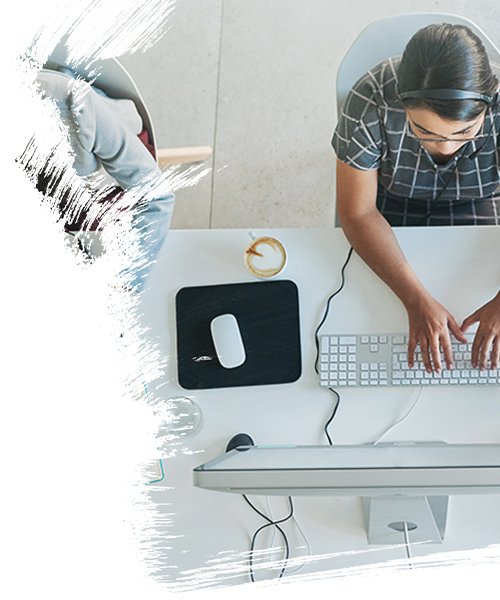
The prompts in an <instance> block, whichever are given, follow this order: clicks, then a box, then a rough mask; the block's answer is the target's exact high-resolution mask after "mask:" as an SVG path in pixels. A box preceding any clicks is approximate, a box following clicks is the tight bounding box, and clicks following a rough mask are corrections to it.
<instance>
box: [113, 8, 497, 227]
mask: <svg viewBox="0 0 500 600" xmlns="http://www.w3.org/2000/svg"><path fill="white" fill-rule="evenodd" d="M422 11H431V12H443V13H447V12H448V13H455V14H462V15H463V16H465V17H469V18H470V19H472V20H474V21H475V22H476V23H477V24H478V25H479V26H480V27H482V28H483V29H484V30H485V31H486V32H487V33H488V34H489V35H490V36H491V37H492V39H493V41H494V42H496V43H497V45H500V34H499V33H498V32H499V31H500V28H499V27H498V26H497V25H495V24H500V5H499V4H498V3H497V2H493V1H490V0H476V2H474V3H471V2H470V0H419V1H418V2H417V1H415V0H384V2H370V1H369V0H350V1H346V0H336V1H335V2H333V1H332V0H177V8H176V11H175V13H174V15H173V16H172V18H171V20H170V28H169V30H168V31H167V32H166V33H165V35H164V36H163V37H162V38H161V39H160V40H159V41H158V42H157V43H156V45H155V46H153V47H152V48H151V49H149V50H148V51H147V52H146V53H140V54H139V53H138V54H135V55H132V56H126V57H123V58H122V61H123V63H124V64H125V66H126V67H127V68H128V69H129V70H130V72H131V73H132V75H133V76H134V78H135V80H136V82H137V84H138V85H139V87H140V89H141V91H142V93H143V95H144V97H145V99H146V102H147V104H148V107H149V109H150V112H151V113H152V116H153V120H154V122H155V126H156V132H157V138H158V141H159V145H160V146H186V145H193V146H198V145H210V146H212V147H213V148H214V154H213V156H212V157H211V158H210V159H209V160H208V161H207V163H206V165H205V166H208V167H211V168H213V170H212V171H211V173H210V174H209V175H207V176H206V177H205V178H204V179H203V180H202V181H201V182H200V183H199V184H198V185H197V186H195V187H190V188H186V189H182V190H179V191H178V193H177V206H176V213H175V216H174V222H173V226H174V227H176V228H212V227H213V228H226V227H252V228H258V227H319V226H329V225H331V226H333V224H334V204H335V202H334V197H335V185H334V175H335V157H334V154H333V151H332V149H331V147H330V138H331V134H332V132H333V128H334V126H335V122H336V105H335V76H336V72H337V68H338V65H339V62H340V60H341V58H342V56H343V55H344V53H345V52H346V50H347V48H348V47H349V46H350V44H351V43H352V41H353V40H354V38H355V37H356V36H357V34H358V33H359V32H360V31H361V29H363V28H364V27H365V26H366V25H367V24H368V23H370V22H371V21H374V20H376V19H377V18H380V17H384V16H388V15H391V14H398V13H406V12H422Z"/></svg>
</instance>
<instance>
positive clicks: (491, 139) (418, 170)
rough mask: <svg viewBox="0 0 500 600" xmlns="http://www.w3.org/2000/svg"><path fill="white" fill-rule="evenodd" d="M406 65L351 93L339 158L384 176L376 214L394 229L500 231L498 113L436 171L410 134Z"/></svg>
mask: <svg viewBox="0 0 500 600" xmlns="http://www.w3.org/2000/svg"><path fill="white" fill-rule="evenodd" d="M399 63H400V58H399V57H397V58H389V59H387V60H385V61H383V62H382V63H380V64H379V65H377V66H376V67H374V68H373V69H371V70H370V71H368V73H366V74H365V75H363V77H361V79H359V80H358V81H357V83H356V84H355V85H354V87H353V88H352V90H351V91H350V93H349V95H348V97H347V99H346V102H345V104H344V106H343V107H342V114H341V117H340V120H339V122H338V124H337V127H336V129H335V133H334V135H333V140H332V145H333V148H334V150H335V152H336V154H337V156H338V158H339V159H340V160H341V161H343V162H345V163H347V164H348V165H351V166H352V167H355V168H356V169H361V170H370V169H377V170H378V193H377V207H378V208H379V210H380V212H381V213H382V214H383V215H384V216H385V217H386V219H387V220H388V221H389V223H391V225H426V224H427V225H500V186H499V183H500V155H499V150H500V108H499V107H498V104H497V105H496V106H494V107H491V108H489V109H488V111H487V113H486V118H485V123H484V130H483V133H485V134H488V135H487V137H484V138H482V139H479V140H474V141H470V142H467V143H466V144H465V145H464V146H462V147H461V148H460V150H459V151H458V152H457V153H456V154H455V155H454V156H453V158H451V159H450V160H449V161H448V162H447V163H446V164H436V163H435V162H434V160H433V159H432V157H431V156H430V154H429V153H428V152H427V151H426V150H425V148H424V147H423V146H422V145H421V144H420V142H419V140H417V139H415V138H414V137H410V136H409V135H408V132H409V129H408V124H407V120H406V114H405V110H404V108H403V104H402V102H401V100H400V99H399V96H398V94H397V88H396V84H397V73H398V68H399Z"/></svg>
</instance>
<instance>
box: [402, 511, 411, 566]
mask: <svg viewBox="0 0 500 600" xmlns="http://www.w3.org/2000/svg"><path fill="white" fill-rule="evenodd" d="M403 526H404V534H405V546H406V556H407V557H408V565H409V567H410V569H413V565H412V564H411V552H410V536H409V535H408V523H407V522H406V521H404V522H403Z"/></svg>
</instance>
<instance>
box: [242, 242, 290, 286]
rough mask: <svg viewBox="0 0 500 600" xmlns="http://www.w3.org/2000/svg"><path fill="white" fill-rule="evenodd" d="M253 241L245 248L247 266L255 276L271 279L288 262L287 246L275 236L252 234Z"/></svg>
mask: <svg viewBox="0 0 500 600" xmlns="http://www.w3.org/2000/svg"><path fill="white" fill-rule="evenodd" d="M250 237H251V238H252V242H251V243H250V244H249V245H248V246H247V248H246V250H245V255H244V260H245V266H246V268H247V269H248V270H249V271H250V273H251V274H252V275H255V277H259V279H270V278H272V277H276V276H277V275H279V274H280V273H281V272H282V271H283V269H284V268H285V265H286V263H287V253H286V249H285V246H284V245H283V243H282V242H280V240H278V239H277V238H275V237H272V236H269V235H264V236H261V237H256V236H255V235H253V233H251V234H250Z"/></svg>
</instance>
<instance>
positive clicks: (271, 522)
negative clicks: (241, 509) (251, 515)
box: [242, 494, 293, 583]
mask: <svg viewBox="0 0 500 600" xmlns="http://www.w3.org/2000/svg"><path fill="white" fill-rule="evenodd" d="M242 496H243V498H244V500H245V502H246V503H247V504H248V505H249V506H250V507H251V508H252V509H253V510H254V511H255V512H256V513H257V514H258V515H260V516H261V517H262V518H263V519H265V520H266V521H268V522H267V523H266V524H265V525H262V526H261V527H259V528H258V529H257V530H256V531H255V532H254V534H253V536H252V542H251V544H250V557H249V563H250V579H251V581H252V583H255V578H254V572H253V553H254V550H255V542H256V540H257V536H258V534H259V533H260V532H261V531H263V530H264V529H266V528H267V527H272V526H274V527H276V529H277V530H278V531H279V532H280V533H281V535H282V536H283V541H284V543H285V559H284V564H283V567H282V568H281V571H280V574H279V575H278V579H281V578H282V577H283V574H284V572H285V569H286V563H287V561H288V559H289V558H290V545H289V544H288V538H287V536H286V533H285V532H284V531H283V529H281V527H280V526H279V523H284V522H285V521H288V520H289V519H291V518H292V517H293V502H292V498H291V496H288V500H289V502H290V514H289V515H288V516H287V517H285V518H284V519H278V520H276V521H274V520H272V519H270V518H269V517H268V516H267V515H265V514H264V513H263V512H261V511H260V510H259V509H258V508H257V507H256V506H254V505H253V504H252V503H251V502H250V500H249V499H248V498H247V496H246V495H245V494H242Z"/></svg>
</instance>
